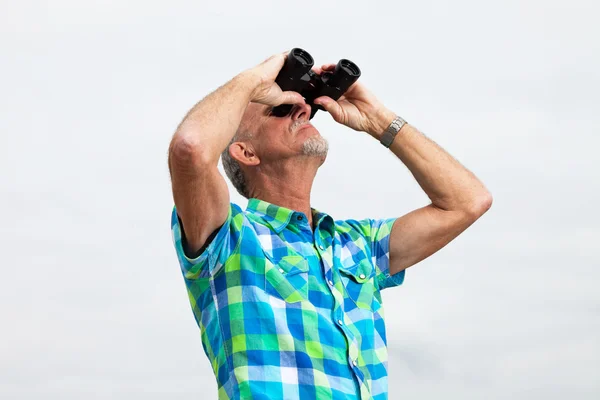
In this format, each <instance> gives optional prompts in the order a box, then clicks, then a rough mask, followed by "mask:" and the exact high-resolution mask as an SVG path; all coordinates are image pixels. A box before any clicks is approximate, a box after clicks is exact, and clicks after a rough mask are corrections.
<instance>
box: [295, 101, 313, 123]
mask: <svg viewBox="0 0 600 400" xmlns="http://www.w3.org/2000/svg"><path fill="white" fill-rule="evenodd" d="M310 111H311V108H310V106H309V105H308V104H296V106H295V107H294V109H293V111H292V120H294V121H295V120H297V119H300V118H303V119H309V118H310Z"/></svg>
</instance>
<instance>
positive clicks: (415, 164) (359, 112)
mask: <svg viewBox="0 0 600 400" xmlns="http://www.w3.org/2000/svg"><path fill="white" fill-rule="evenodd" d="M334 67H335V64H327V65H324V66H323V67H321V69H322V70H331V69H333V68H334ZM315 103H316V104H322V105H323V107H324V108H325V109H326V110H327V111H328V112H329V113H330V114H331V116H332V117H333V119H335V121H336V122H339V123H341V124H343V125H346V126H348V127H350V128H352V129H354V130H357V131H363V132H366V133H368V134H369V135H371V136H372V137H373V138H375V139H377V140H380V139H381V135H382V134H383V132H384V131H385V130H386V129H387V127H388V126H389V125H390V124H391V122H392V121H393V120H394V118H395V117H396V115H395V114H394V113H393V112H391V111H390V110H388V109H387V108H386V107H384V106H383V104H382V103H381V102H379V100H378V99H377V98H375V96H373V95H372V94H371V93H370V92H369V91H368V90H367V89H366V88H365V87H364V86H362V84H361V83H360V82H356V83H355V84H354V85H352V86H351V87H350V88H349V89H348V91H347V92H346V93H345V94H344V96H342V97H340V99H338V101H334V100H332V99H331V98H328V97H320V98H318V99H316V100H315ZM382 150H384V149H383V148H382ZM390 150H391V151H392V152H393V153H394V154H395V155H396V156H397V157H398V158H399V159H400V160H401V161H402V162H403V163H404V164H405V165H406V166H407V167H408V169H409V170H410V172H411V173H412V174H413V176H414V177H415V179H416V180H417V182H418V183H419V185H420V186H421V188H422V189H423V191H424V192H425V193H426V194H427V196H428V197H429V199H430V200H431V204H429V205H427V206H425V207H423V208H419V209H417V210H414V211H412V212H410V213H408V214H406V215H404V216H402V217H400V218H398V219H397V220H396V221H395V222H394V226H393V227H392V232H391V233H390V266H389V272H390V274H392V275H393V274H395V273H398V272H400V271H402V270H404V269H406V268H408V267H410V266H411V265H414V264H416V263H418V262H419V261H421V260H423V259H425V258H427V257H429V256H430V255H432V254H433V253H435V252H436V251H438V250H439V249H441V248H442V247H444V246H445V245H447V244H448V243H449V242H450V241H451V240H453V239H454V238H456V237H457V236H458V235H459V234H460V233H461V232H463V231H464V230H465V229H467V228H468V227H469V226H470V225H471V224H472V223H473V222H475V221H476V220H477V219H478V218H479V217H480V216H481V215H483V214H484V213H485V212H486V211H487V210H488V209H489V208H490V206H491V204H492V196H491V194H490V193H489V192H488V190H487V189H486V188H485V186H484V185H483V184H482V183H481V181H480V180H479V179H477V177H476V176H475V175H473V173H471V172H470V171H469V170H468V169H466V168H465V167H463V166H462V165H461V164H460V163H459V162H458V161H456V160H455V159H454V158H453V157H452V156H451V155H450V154H448V153H447V152H446V151H444V149H442V148H441V147H440V146H438V145H437V144H436V143H434V142H433V141H432V140H430V139H428V138H427V137H425V135H423V134H422V133H420V132H419V131H418V130H417V129H415V128H414V127H412V126H411V125H409V124H406V125H404V126H403V127H402V129H401V130H400V131H399V132H398V134H397V136H396V138H395V140H394V142H393V143H392V145H391V146H390ZM387 176H388V180H389V182H390V184H393V182H394V179H393V174H388V175H387Z"/></svg>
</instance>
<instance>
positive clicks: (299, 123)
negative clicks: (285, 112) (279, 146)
mask: <svg viewBox="0 0 600 400" xmlns="http://www.w3.org/2000/svg"><path fill="white" fill-rule="evenodd" d="M307 124H310V121H309V120H307V119H297V120H296V121H294V122H292V124H291V125H290V133H294V132H296V131H297V130H298V129H299V128H300V127H301V126H303V125H307Z"/></svg>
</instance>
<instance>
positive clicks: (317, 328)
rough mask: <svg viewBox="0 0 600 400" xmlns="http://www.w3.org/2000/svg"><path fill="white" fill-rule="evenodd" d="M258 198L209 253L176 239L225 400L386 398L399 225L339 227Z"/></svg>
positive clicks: (237, 211) (350, 223)
mask: <svg viewBox="0 0 600 400" xmlns="http://www.w3.org/2000/svg"><path fill="white" fill-rule="evenodd" d="M312 216H313V220H314V221H315V227H316V228H315V230H314V232H313V230H312V229H311V227H310V226H309V224H308V220H307V217H306V215H305V214H303V213H300V212H297V211H293V210H289V209H287V208H283V207H278V206H276V205H273V204H270V203H267V202H265V201H262V200H258V199H250V201H249V202H248V207H247V209H246V211H243V210H242V209H241V208H240V207H239V206H237V205H236V204H231V207H230V210H229V215H228V217H227V221H226V222H225V224H224V225H223V226H222V227H221V228H220V229H219V231H218V233H217V234H216V236H215V237H214V239H213V240H212V241H211V243H210V244H209V246H208V247H207V248H206V249H205V250H204V252H203V253H202V254H200V256H199V257H197V258H195V259H189V258H188V257H187V256H186V255H185V254H184V252H183V248H182V243H181V228H180V225H179V219H178V217H177V211H176V209H175V208H173V212H172V222H171V227H172V234H173V241H174V243H175V247H176V250H177V256H178V258H179V263H180V266H181V269H182V272H183V276H184V280H185V284H186V286H187V291H188V295H189V300H190V303H191V306H192V310H193V312H194V317H195V318H196V322H197V323H198V326H199V327H200V333H201V337H202V344H203V347H204V351H205V352H206V355H207V356H208V358H209V360H210V362H211V364H212V368H213V371H214V373H215V376H216V379H217V384H218V394H219V399H249V398H251V399H269V400H276V399H286V400H287V399H362V400H365V399H376V400H379V399H387V347H386V343H387V342H386V334H385V325H384V320H383V306H382V300H381V294H380V290H381V289H384V288H386V287H390V286H396V285H400V284H401V283H402V281H403V279H404V271H402V272H400V273H398V274H395V275H394V276H390V275H389V271H388V270H389V235H390V231H391V228H392V225H393V223H394V219H386V220H372V219H365V220H362V221H356V220H346V221H334V220H333V219H332V218H331V217H330V216H329V215H327V214H324V213H321V212H319V211H317V210H315V209H312Z"/></svg>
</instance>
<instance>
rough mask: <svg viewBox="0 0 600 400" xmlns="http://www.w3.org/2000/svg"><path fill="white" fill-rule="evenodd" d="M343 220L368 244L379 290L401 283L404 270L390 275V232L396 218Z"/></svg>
mask: <svg viewBox="0 0 600 400" xmlns="http://www.w3.org/2000/svg"><path fill="white" fill-rule="evenodd" d="M345 222H346V223H347V224H348V225H350V226H351V227H352V228H353V230H354V231H356V232H358V233H359V234H360V235H361V236H362V237H363V238H364V239H365V241H366V242H367V243H368V244H369V245H370V250H371V259H372V261H373V264H374V265H375V270H376V281H377V286H378V288H379V290H382V289H385V288H388V287H393V286H398V285H401V284H402V283H403V282H404V275H405V271H404V270H402V271H400V272H398V273H396V274H394V275H390V234H391V233H392V226H394V222H396V218H389V219H380V220H375V219H363V220H360V221H356V220H347V221H345Z"/></svg>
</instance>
